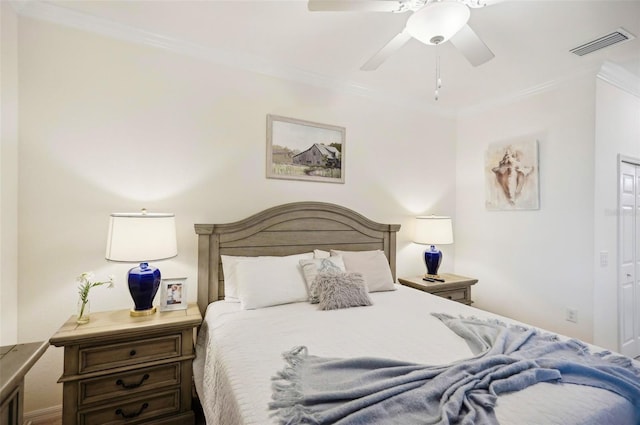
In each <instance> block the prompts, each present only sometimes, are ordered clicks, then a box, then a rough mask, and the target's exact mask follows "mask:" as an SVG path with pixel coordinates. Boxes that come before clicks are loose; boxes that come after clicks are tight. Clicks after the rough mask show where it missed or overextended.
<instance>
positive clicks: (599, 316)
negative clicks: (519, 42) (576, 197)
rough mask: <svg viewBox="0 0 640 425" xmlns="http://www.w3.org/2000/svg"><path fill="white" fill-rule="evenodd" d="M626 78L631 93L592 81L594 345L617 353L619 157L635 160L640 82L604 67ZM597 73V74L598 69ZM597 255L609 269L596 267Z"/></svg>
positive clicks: (639, 152)
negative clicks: (606, 261)
mask: <svg viewBox="0 0 640 425" xmlns="http://www.w3.org/2000/svg"><path fill="white" fill-rule="evenodd" d="M607 69H608V70H613V72H614V73H616V74H617V75H619V76H623V77H625V78H624V80H626V81H629V82H630V83H631V84H632V86H633V85H634V84H635V93H636V94H635V95H634V94H632V92H630V91H626V90H623V89H621V88H620V87H619V86H617V85H614V84H611V83H609V82H606V81H604V80H603V79H601V78H598V80H597V81H596V103H595V104H596V139H595V197H594V235H595V246H594V252H593V256H594V259H595V260H594V270H595V273H594V276H595V288H594V295H595V297H594V300H595V304H594V342H595V343H596V344H598V345H602V346H604V347H608V348H611V349H614V350H619V339H618V338H619V333H618V287H617V280H618V275H617V272H618V267H617V264H618V257H617V247H618V246H617V244H618V242H617V241H618V239H617V225H618V215H619V211H618V186H619V184H618V155H619V154H621V155H625V156H628V157H633V158H636V159H640V98H639V97H638V95H637V93H640V79H639V78H638V76H633V75H632V74H629V75H625V74H626V72H625V71H624V70H622V69H620V68H615V67H613V66H612V65H611V64H607V66H606V68H605V69H604V71H606V70H607ZM601 73H602V71H601ZM601 251H606V252H608V253H609V266H608V267H600V265H599V255H600V252H601Z"/></svg>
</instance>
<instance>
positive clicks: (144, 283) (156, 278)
mask: <svg viewBox="0 0 640 425" xmlns="http://www.w3.org/2000/svg"><path fill="white" fill-rule="evenodd" d="M128 282H129V292H130V293H131V298H133V303H134V304H135V307H134V308H133V309H131V312H130V314H131V316H134V317H137V316H149V315H151V314H154V313H155V312H156V308H155V307H154V306H153V299H154V298H155V296H156V293H157V292H158V288H159V287H160V270H158V269H157V268H155V267H152V266H150V265H149V264H148V263H140V266H138V267H134V268H132V269H131V270H129V274H128Z"/></svg>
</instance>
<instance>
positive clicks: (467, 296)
mask: <svg viewBox="0 0 640 425" xmlns="http://www.w3.org/2000/svg"><path fill="white" fill-rule="evenodd" d="M423 277H424V276H414V277H401V278H399V279H398V282H400V283H401V284H403V285H405V286H410V287H412V288H415V289H419V290H420V291H425V292H429V293H431V294H433V295H437V296H439V297H443V298H447V299H449V300H452V301H457V302H460V303H463V304H467V305H471V304H472V303H473V301H471V285H475V284H476V283H478V279H472V278H470V277H464V276H458V275H455V274H450V273H441V274H440V277H441V278H442V279H444V282H427V281H426V280H422V278H423Z"/></svg>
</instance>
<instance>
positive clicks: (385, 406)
mask: <svg viewBox="0 0 640 425" xmlns="http://www.w3.org/2000/svg"><path fill="white" fill-rule="evenodd" d="M434 316H436V317H437V318H439V319H440V320H441V321H442V322H443V323H445V324H446V325H447V326H448V327H449V328H450V329H451V330H453V331H454V332H456V333H457V334H458V335H459V336H460V337H462V338H464V339H465V340H466V342H467V343H468V345H469V347H470V348H471V350H472V352H473V353H474V357H472V358H470V359H466V360H463V361H459V362H455V363H452V364H449V365H442V366H427V365H421V364H416V363H409V362H402V361H396V360H390V359H380V358H370V357H362V358H353V359H337V358H321V357H316V356H310V355H308V353H307V349H306V347H296V348H294V349H292V350H291V351H289V352H287V353H284V355H283V356H284V358H285V360H286V362H287V363H288V365H287V366H286V367H285V368H284V370H283V371H281V372H279V373H278V374H277V375H276V376H275V377H273V380H274V383H273V401H272V402H271V403H270V404H269V408H270V409H272V410H274V413H273V416H275V417H277V418H278V420H279V423H281V424H291V425H293V424H341V425H347V424H412V425H413V424H416V425H417V424H442V425H448V424H452V425H453V424H456V425H457V424H460V425H472V424H483V425H484V424H489V425H490V424H497V423H498V421H497V419H496V416H495V413H494V409H493V408H494V406H495V405H496V402H497V397H498V396H499V395H500V394H503V393H506V392H511V391H518V390H521V389H524V388H526V387H528V386H531V385H533V384H536V383H538V382H564V383H570V384H579V385H589V386H592V387H597V388H602V389H605V390H609V391H613V392H614V393H616V394H619V395H620V396H622V397H624V398H626V399H627V400H629V401H630V402H631V403H632V404H633V405H634V407H635V412H636V418H637V420H636V423H640V369H638V368H636V367H634V366H633V364H632V362H631V360H630V359H629V358H626V357H622V356H619V355H614V354H611V353H610V352H608V351H605V352H600V353H595V354H593V353H590V352H589V349H588V347H587V346H586V345H585V344H584V343H582V342H580V341H577V340H568V341H561V340H560V339H559V338H558V337H557V336H555V335H551V334H544V333H541V332H540V331H538V330H536V329H530V328H525V327H521V326H508V325H505V324H504V323H501V322H498V321H495V320H489V321H483V320H479V319H475V318H455V317H453V316H449V315H445V314H434Z"/></svg>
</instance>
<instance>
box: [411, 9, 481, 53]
mask: <svg viewBox="0 0 640 425" xmlns="http://www.w3.org/2000/svg"><path fill="white" fill-rule="evenodd" d="M469 16H471V12H470V11H469V8H468V7H467V6H466V5H464V4H462V3H459V2H457V1H448V0H443V1H437V2H431V3H427V5H426V6H424V7H423V8H422V9H420V10H417V11H416V12H414V13H413V15H411V16H410V17H409V19H408V20H407V31H408V32H409V34H411V36H412V37H414V38H416V39H417V40H420V41H421V42H423V43H425V44H440V43H444V42H445V41H447V40H449V39H450V38H451V37H453V36H454V35H455V34H456V33H457V32H458V31H460V30H461V29H462V27H464V26H465V25H466V24H467V21H469Z"/></svg>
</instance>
